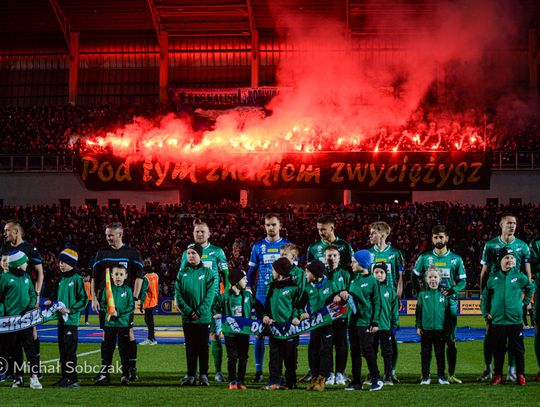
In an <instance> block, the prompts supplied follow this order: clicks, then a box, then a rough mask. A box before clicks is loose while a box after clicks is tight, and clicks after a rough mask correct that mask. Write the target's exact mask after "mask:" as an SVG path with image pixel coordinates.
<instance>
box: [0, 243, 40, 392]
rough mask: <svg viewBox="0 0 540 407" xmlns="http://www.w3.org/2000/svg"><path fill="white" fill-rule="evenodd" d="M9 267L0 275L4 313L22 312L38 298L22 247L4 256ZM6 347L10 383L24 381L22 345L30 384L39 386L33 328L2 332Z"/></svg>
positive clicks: (29, 307) (17, 313)
mask: <svg viewBox="0 0 540 407" xmlns="http://www.w3.org/2000/svg"><path fill="white" fill-rule="evenodd" d="M7 261H8V271H7V272H6V273H3V274H2V277H1V278H0V304H2V305H3V308H4V315H5V316H17V315H23V314H25V313H26V312H27V311H30V310H32V309H33V308H34V306H35V304H36V300H37V295H36V290H35V289H34V285H33V284H32V279H31V277H30V276H29V275H28V274H27V273H26V270H27V267H28V263H29V259H28V256H27V255H26V254H25V253H24V252H23V251H21V250H18V249H12V250H11V251H10V252H9V254H8V257H7ZM2 336H5V337H6V338H5V341H6V348H7V349H8V360H9V363H10V367H9V370H8V371H9V372H12V373H13V385H12V387H21V386H22V385H23V373H24V372H23V370H22V368H23V349H24V353H25V354H26V359H27V361H28V364H29V365H30V388H32V389H41V388H42V385H41V383H40V382H39V379H38V377H37V374H38V371H39V365H38V360H37V356H36V352H35V347H34V335H33V328H32V327H31V328H26V329H23V330H20V331H16V332H10V333H5V334H3V335H2Z"/></svg>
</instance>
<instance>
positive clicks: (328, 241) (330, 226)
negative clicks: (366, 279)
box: [307, 216, 352, 272]
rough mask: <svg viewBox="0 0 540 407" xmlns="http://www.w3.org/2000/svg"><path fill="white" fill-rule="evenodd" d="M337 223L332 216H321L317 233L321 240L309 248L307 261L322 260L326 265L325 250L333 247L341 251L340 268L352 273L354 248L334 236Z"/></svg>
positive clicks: (318, 220)
mask: <svg viewBox="0 0 540 407" xmlns="http://www.w3.org/2000/svg"><path fill="white" fill-rule="evenodd" d="M335 224H336V222H335V220H334V218H333V217H332V216H321V217H320V218H319V219H317V231H318V232H319V236H320V238H321V240H319V241H318V242H315V243H313V244H312V245H310V246H309V247H308V251H307V261H308V262H310V261H313V260H320V261H322V262H323V263H325V264H326V257H325V254H324V253H325V250H326V248H327V247H328V246H330V245H332V246H334V247H337V249H338V251H339V259H340V260H339V266H340V267H341V268H343V269H345V270H347V271H349V272H350V271H351V258H352V248H351V245H350V244H349V243H348V242H346V241H345V240H343V239H340V238H339V237H337V236H336V235H335V234H334V226H335Z"/></svg>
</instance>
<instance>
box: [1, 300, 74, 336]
mask: <svg viewBox="0 0 540 407" xmlns="http://www.w3.org/2000/svg"><path fill="white" fill-rule="evenodd" d="M60 308H65V305H64V304H63V303H62V302H55V303H53V305H51V306H50V307H49V308H47V309H45V310H41V309H39V308H34V309H33V310H31V311H28V312H26V313H25V314H24V315H14V316H7V317H1V318H0V334H2V333H9V332H17V331H22V330H23V329H27V328H31V327H33V326H36V325H40V324H43V323H45V322H49V321H52V320H55V319H58V316H59V315H61V314H60V313H59V312H58V310H59V309H60ZM62 317H63V318H64V320H66V319H67V317H68V316H67V314H63V315H62Z"/></svg>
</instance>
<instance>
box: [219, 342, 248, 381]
mask: <svg viewBox="0 0 540 407" xmlns="http://www.w3.org/2000/svg"><path fill="white" fill-rule="evenodd" d="M225 347H226V348H227V369H228V371H229V381H230V382H239V383H244V380H245V377H246V366H247V361H248V352H249V335H230V336H229V335H227V336H225ZM237 365H238V370H237V368H236V366H237Z"/></svg>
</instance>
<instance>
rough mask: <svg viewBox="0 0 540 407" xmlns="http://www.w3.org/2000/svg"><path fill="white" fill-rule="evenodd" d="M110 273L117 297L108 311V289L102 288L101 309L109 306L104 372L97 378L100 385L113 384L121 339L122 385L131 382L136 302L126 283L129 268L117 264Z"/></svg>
mask: <svg viewBox="0 0 540 407" xmlns="http://www.w3.org/2000/svg"><path fill="white" fill-rule="evenodd" d="M110 273H111V291H112V298H113V300H114V311H112V312H109V309H108V302H107V290H103V291H102V292H101V298H100V306H101V309H103V310H107V312H106V314H105V322H104V329H103V348H102V349H103V355H102V360H103V366H102V367H101V372H100V374H99V376H98V378H97V380H96V381H95V384H96V385H97V386H106V385H109V384H110V371H111V364H112V359H113V355H114V349H115V348H116V342H117V341H118V352H119V353H120V361H121V362H122V377H121V379H120V383H121V384H122V385H128V384H129V366H130V363H129V357H130V351H129V349H130V347H129V342H130V337H129V330H130V323H131V321H133V313H134V311H135V302H134V299H133V290H132V289H131V287H129V286H128V285H127V284H125V282H126V279H127V277H128V271H127V268H126V267H125V266H124V265H121V264H118V265H116V266H113V268H112V270H111V271H110Z"/></svg>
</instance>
